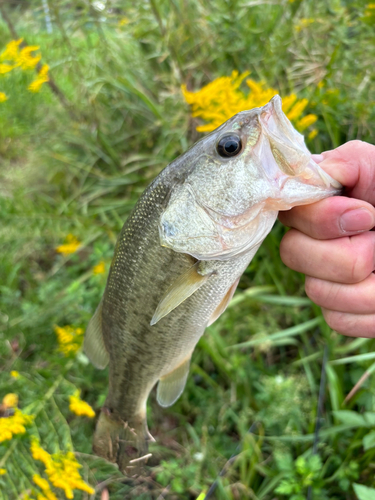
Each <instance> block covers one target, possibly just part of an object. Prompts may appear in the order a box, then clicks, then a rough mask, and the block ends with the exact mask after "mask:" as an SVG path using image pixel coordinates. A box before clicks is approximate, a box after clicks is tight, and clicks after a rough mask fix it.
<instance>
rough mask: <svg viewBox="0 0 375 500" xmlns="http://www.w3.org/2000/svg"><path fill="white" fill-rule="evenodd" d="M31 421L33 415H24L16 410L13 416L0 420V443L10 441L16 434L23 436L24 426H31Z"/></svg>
mask: <svg viewBox="0 0 375 500" xmlns="http://www.w3.org/2000/svg"><path fill="white" fill-rule="evenodd" d="M33 420H34V416H33V415H25V414H24V413H22V411H21V410H18V409H16V410H15V411H14V415H11V416H9V417H4V418H0V443H2V442H3V441H7V440H9V439H12V437H13V436H14V435H16V434H25V432H26V429H25V425H29V424H31V422H32V421H33Z"/></svg>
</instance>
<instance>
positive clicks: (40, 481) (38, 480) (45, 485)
mask: <svg viewBox="0 0 375 500" xmlns="http://www.w3.org/2000/svg"><path fill="white" fill-rule="evenodd" d="M33 481H34V483H35V484H36V485H37V486H39V488H40V489H41V490H42V491H43V495H44V497H43V498H46V499H47V500H57V496H56V495H55V494H54V493H53V491H52V490H51V486H50V484H49V482H48V481H47V479H44V478H43V477H41V476H40V475H39V474H34V475H33ZM39 495H40V494H39ZM39 495H38V500H41V498H42V496H39Z"/></svg>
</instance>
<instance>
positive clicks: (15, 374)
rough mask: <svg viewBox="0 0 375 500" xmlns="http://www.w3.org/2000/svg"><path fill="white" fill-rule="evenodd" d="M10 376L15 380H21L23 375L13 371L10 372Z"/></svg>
mask: <svg viewBox="0 0 375 500" xmlns="http://www.w3.org/2000/svg"><path fill="white" fill-rule="evenodd" d="M10 376H11V377H13V378H20V376H21V375H20V374H19V373H18V371H16V370H12V371H11V372H10Z"/></svg>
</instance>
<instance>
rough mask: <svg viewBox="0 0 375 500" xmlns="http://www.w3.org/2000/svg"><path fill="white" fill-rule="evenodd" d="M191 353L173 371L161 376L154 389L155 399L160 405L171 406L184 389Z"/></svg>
mask: <svg viewBox="0 0 375 500" xmlns="http://www.w3.org/2000/svg"><path fill="white" fill-rule="evenodd" d="M190 359H191V354H189V356H188V357H187V358H186V359H185V360H184V361H183V362H182V363H181V364H180V365H179V366H177V368H175V369H174V370H173V371H171V372H170V373H168V374H167V375H165V376H164V377H161V379H160V380H159V383H158V388H157V391H156V399H157V401H158V403H159V405H160V406H164V407H166V406H171V405H173V403H175V402H176V401H177V399H178V398H179V397H180V396H181V394H182V392H183V390H184V389H185V384H186V379H187V376H188V374H189V366H190Z"/></svg>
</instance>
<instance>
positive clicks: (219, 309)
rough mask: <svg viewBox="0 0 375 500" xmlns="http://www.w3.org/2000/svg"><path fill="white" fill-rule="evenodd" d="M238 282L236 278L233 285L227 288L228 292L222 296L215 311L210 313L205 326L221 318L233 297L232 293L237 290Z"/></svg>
mask: <svg viewBox="0 0 375 500" xmlns="http://www.w3.org/2000/svg"><path fill="white" fill-rule="evenodd" d="M239 281H240V278H238V279H237V280H236V281H235V282H234V283H233V285H232V286H231V287H230V288H229V290H228V291H227V293H226V294H225V295H224V297H223V299H222V301H221V302H220V304H219V305H218V306H217V308H216V309H215V311H214V312H213V313H212V315H211V317H210V319H209V320H208V323H207V326H210V325H212V323H213V322H214V321H216V320H217V318H218V317H219V316H221V315H222V314H223V312H224V311H225V309H226V308H227V307H228V304H229V302H230V301H231V300H232V297H233V294H234V292H235V291H236V288H237V285H238V282H239Z"/></svg>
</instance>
